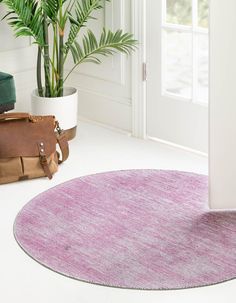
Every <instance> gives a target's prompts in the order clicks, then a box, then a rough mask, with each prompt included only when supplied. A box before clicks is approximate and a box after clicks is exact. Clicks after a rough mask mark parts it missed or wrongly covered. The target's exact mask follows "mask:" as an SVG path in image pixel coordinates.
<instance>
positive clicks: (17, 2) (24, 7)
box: [1, 0, 44, 45]
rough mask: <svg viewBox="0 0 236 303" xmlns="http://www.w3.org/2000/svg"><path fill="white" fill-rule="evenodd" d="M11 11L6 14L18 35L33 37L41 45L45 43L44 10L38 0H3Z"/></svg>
mask: <svg viewBox="0 0 236 303" xmlns="http://www.w3.org/2000/svg"><path fill="white" fill-rule="evenodd" d="M1 2H3V3H5V4H6V5H7V6H8V8H9V9H10V11H9V12H8V13H7V15H6V16H5V17H6V18H7V20H8V22H9V24H10V25H11V26H12V27H13V29H14V31H15V34H16V37H19V36H30V37H33V38H34V39H35V41H36V43H38V44H39V45H43V44H44V39H43V28H42V10H41V6H40V5H39V3H38V1H36V0H2V1H1Z"/></svg>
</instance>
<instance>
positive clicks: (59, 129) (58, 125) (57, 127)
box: [56, 121, 63, 135]
mask: <svg viewBox="0 0 236 303" xmlns="http://www.w3.org/2000/svg"><path fill="white" fill-rule="evenodd" d="M56 130H57V132H58V134H59V135H61V133H62V132H63V129H61V127H60V124H59V122H58V121H56Z"/></svg>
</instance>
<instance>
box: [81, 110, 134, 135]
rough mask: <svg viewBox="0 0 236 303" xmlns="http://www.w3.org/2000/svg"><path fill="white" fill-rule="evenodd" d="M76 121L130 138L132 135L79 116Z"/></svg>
mask: <svg viewBox="0 0 236 303" xmlns="http://www.w3.org/2000/svg"><path fill="white" fill-rule="evenodd" d="M78 119H79V122H84V123H88V124H92V125H95V126H99V127H102V128H105V129H108V130H111V131H113V132H116V133H119V134H122V135H125V136H128V137H132V133H131V132H128V131H125V130H122V129H120V128H117V127H113V126H110V125H107V124H104V123H101V122H96V121H94V120H89V119H88V118H86V117H83V116H80V115H79V117H78Z"/></svg>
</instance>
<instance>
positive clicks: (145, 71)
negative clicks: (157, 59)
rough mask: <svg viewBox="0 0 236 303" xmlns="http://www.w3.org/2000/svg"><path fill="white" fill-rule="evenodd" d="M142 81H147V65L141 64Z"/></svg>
mask: <svg viewBox="0 0 236 303" xmlns="http://www.w3.org/2000/svg"><path fill="white" fill-rule="evenodd" d="M143 81H144V82H145V81H147V63H146V62H143Z"/></svg>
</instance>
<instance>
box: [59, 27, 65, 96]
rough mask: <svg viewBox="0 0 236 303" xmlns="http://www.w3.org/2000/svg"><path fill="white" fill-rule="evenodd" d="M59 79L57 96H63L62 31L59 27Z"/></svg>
mask: <svg viewBox="0 0 236 303" xmlns="http://www.w3.org/2000/svg"><path fill="white" fill-rule="evenodd" d="M59 36H60V37H59V81H58V97H62V96H63V83H64V82H63V80H64V79H63V77H64V52H63V49H64V32H63V31H62V30H61V29H59Z"/></svg>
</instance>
